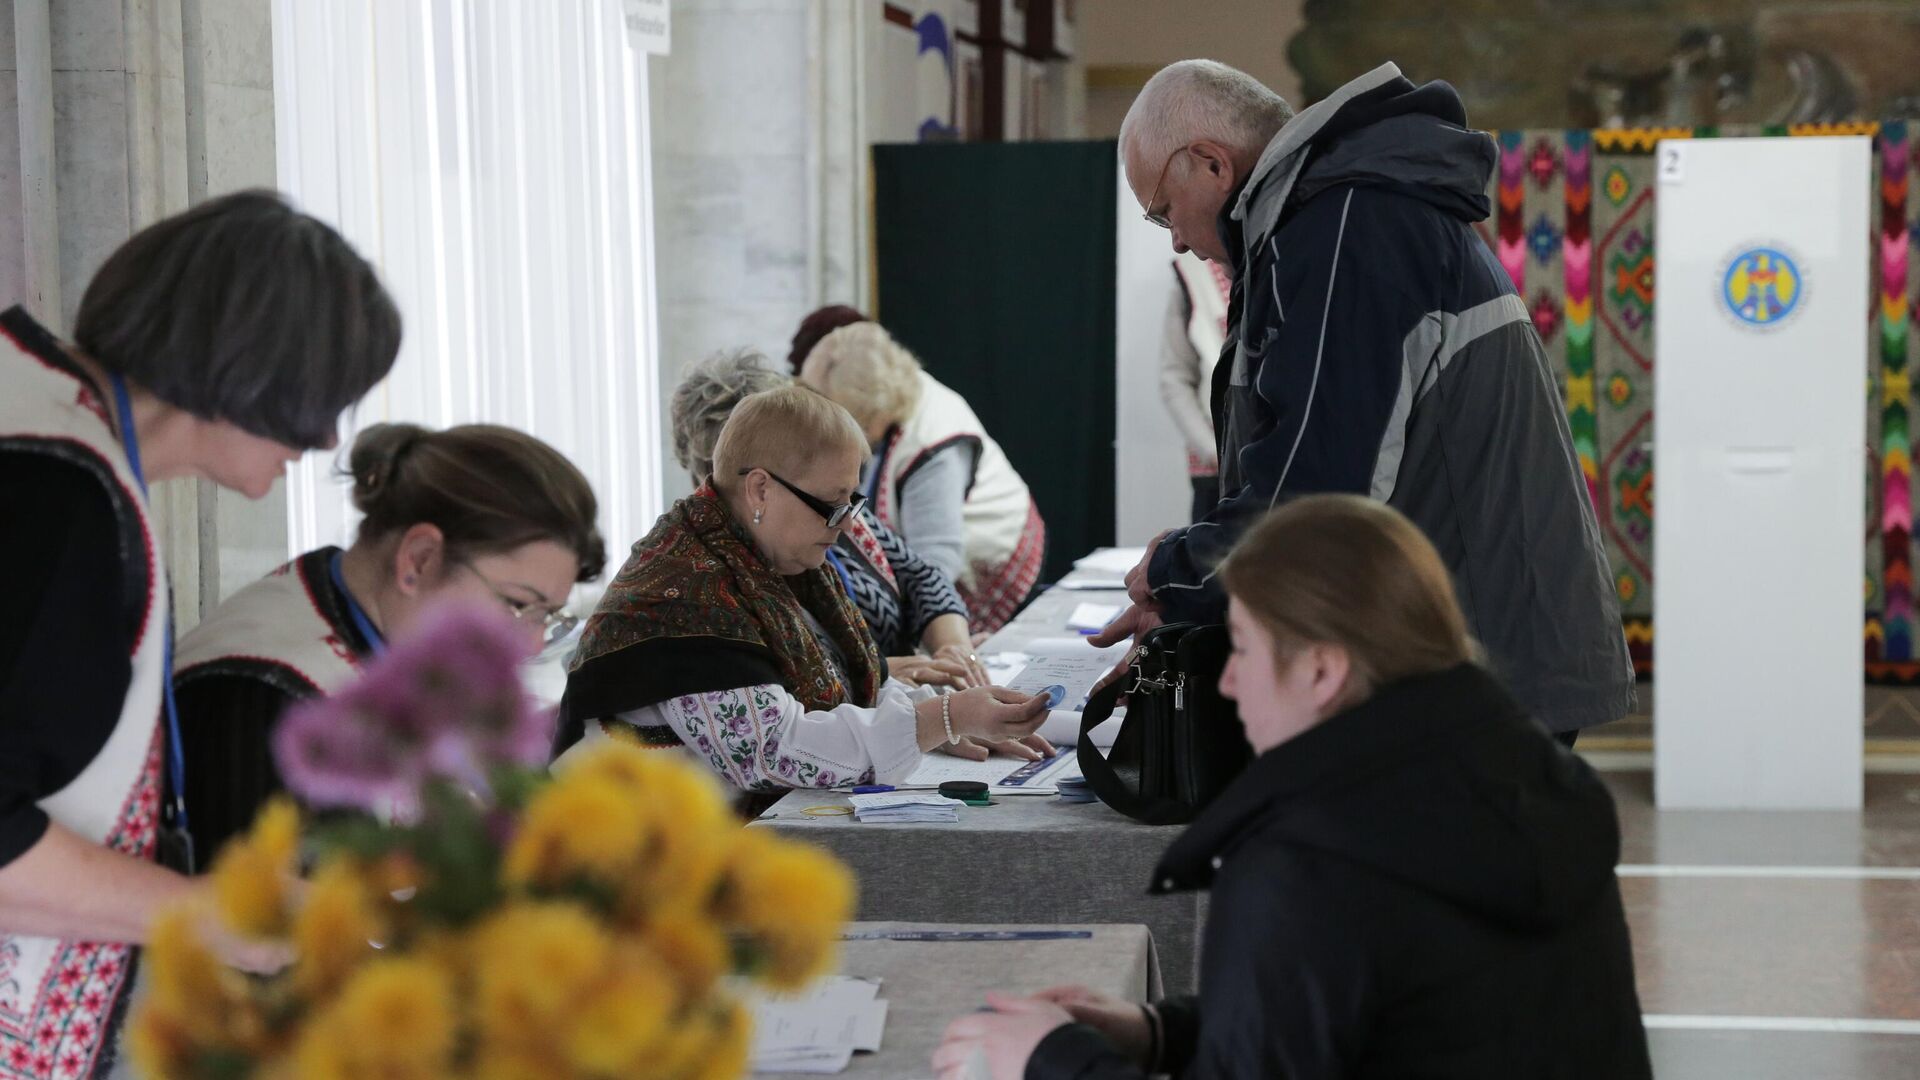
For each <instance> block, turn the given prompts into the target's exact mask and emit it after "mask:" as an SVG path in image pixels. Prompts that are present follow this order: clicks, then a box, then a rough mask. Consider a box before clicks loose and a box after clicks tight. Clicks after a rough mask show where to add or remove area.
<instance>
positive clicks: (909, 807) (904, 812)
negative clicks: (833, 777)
mask: <svg viewBox="0 0 1920 1080" xmlns="http://www.w3.org/2000/svg"><path fill="white" fill-rule="evenodd" d="M847 801H848V802H851V803H852V804H853V816H854V819H855V820H857V821H885V822H892V823H895V824H898V823H900V822H913V821H959V820H960V804H959V803H957V802H955V801H954V800H952V799H949V798H947V797H946V796H944V795H940V794H936V793H934V792H931V791H882V792H876V793H875V794H872V795H849V796H847Z"/></svg>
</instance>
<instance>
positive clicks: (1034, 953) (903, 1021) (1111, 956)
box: [755, 922, 1161, 1078]
mask: <svg viewBox="0 0 1920 1080" xmlns="http://www.w3.org/2000/svg"><path fill="white" fill-rule="evenodd" d="M848 929H849V930H850V931H857V932H867V933H871V932H876V931H943V930H962V931H965V930H1007V929H1013V928H1010V927H1006V926H965V925H947V924H933V925H927V924H915V923H897V922H894V923H886V922H875V923H854V924H853V925H852V926H850V927H848ZM1020 929H1028V930H1064V931H1076V930H1079V931H1087V932H1089V933H1091V935H1092V936H1091V937H1088V938H1079V939H1064V940H1016V941H893V940H884V939H882V940H855V941H847V942H844V943H842V945H841V953H840V973H841V974H844V975H854V976H860V977H865V978H878V979H879V980H880V996H881V997H882V998H884V999H885V1000H886V1002H887V1028H886V1034H885V1036H884V1037H883V1038H882V1040H881V1043H880V1052H879V1053H877V1054H858V1055H855V1057H854V1059H853V1064H852V1065H851V1066H850V1067H849V1068H848V1069H847V1071H846V1072H844V1073H841V1074H840V1075H842V1076H852V1077H890V1078H900V1077H916V1076H931V1075H933V1067H932V1066H931V1065H930V1064H929V1061H930V1060H931V1058H932V1056H933V1051H934V1048H935V1047H936V1046H938V1045H939V1044H940V1036H941V1035H942V1034H943V1033H944V1032H945V1031H946V1029H947V1025H948V1024H949V1023H951V1022H952V1021H953V1020H954V1019H955V1018H956V1017H958V1016H960V1015H962V1014H963V1013H966V1012H968V1011H970V1010H972V1009H974V1008H976V1007H978V1006H980V1005H982V1004H984V1003H985V1001H986V994H987V991H989V990H1007V991H1012V992H1014V993H1032V992H1033V991H1036V990H1043V989H1045V988H1047V987H1049V986H1059V985H1064V984H1071V983H1079V984H1081V985H1084V986H1088V987H1091V988H1092V989H1095V990H1098V991H1101V992H1102V993H1107V994H1113V995H1116V996H1118V997H1121V998H1124V999H1126V1000H1129V1001H1142V1000H1147V999H1150V998H1154V997H1158V996H1159V995H1160V990H1161V988H1160V986H1159V974H1158V971H1157V968H1156V962H1155V958H1154V942H1153V938H1152V937H1151V936H1150V935H1149V934H1148V933H1147V928H1146V927H1144V926H1125V925H1077V926H1040V925H1038V924H1033V923H1028V924H1024V925H1023V926H1022V927H1020ZM755 1075H756V1076H774V1077H779V1076H787V1075H795V1076H797V1075H799V1074H786V1073H756V1074H755Z"/></svg>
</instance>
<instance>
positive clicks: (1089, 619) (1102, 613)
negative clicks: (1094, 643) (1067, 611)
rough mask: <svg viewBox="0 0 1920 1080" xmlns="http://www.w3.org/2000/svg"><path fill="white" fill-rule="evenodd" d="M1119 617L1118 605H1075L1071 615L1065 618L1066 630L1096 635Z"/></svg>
mask: <svg viewBox="0 0 1920 1080" xmlns="http://www.w3.org/2000/svg"><path fill="white" fill-rule="evenodd" d="M1119 617H1120V606H1119V605H1118V604H1076V605H1074V608H1073V614H1071V615H1069V616H1067V629H1069V630H1078V631H1080V632H1081V633H1088V634H1096V633H1099V632H1100V631H1102V630H1105V629H1106V628H1107V624H1108V623H1110V622H1112V621H1113V620H1115V619H1117V618H1119Z"/></svg>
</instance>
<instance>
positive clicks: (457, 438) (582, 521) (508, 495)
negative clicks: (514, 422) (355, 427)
mask: <svg viewBox="0 0 1920 1080" xmlns="http://www.w3.org/2000/svg"><path fill="white" fill-rule="evenodd" d="M347 468H348V469H349V470H350V472H351V474H352V478H353V505H354V506H355V507H356V508H357V509H358V510H359V511H360V512H361V513H362V514H365V515H366V517H365V518H364V519H362V520H361V522H360V539H361V540H362V541H366V542H377V541H379V540H381V539H384V538H385V537H388V536H391V535H393V534H395V533H398V532H404V531H406V530H407V529H410V528H412V527H413V526H415V525H419V524H428V525H432V526H434V527H435V528H438V529H439V530H440V533H441V535H442V536H443V537H445V539H446V545H447V557H448V558H449V559H451V560H454V561H458V560H461V559H471V558H474V557H476V556H480V555H498V554H502V553H505V552H509V551H512V550H514V549H515V548H519V547H521V546H523V545H526V544H531V543H533V542H535V541H537V540H551V541H553V542H554V543H556V544H559V545H560V546H561V547H564V548H566V549H567V550H569V551H571V552H573V554H574V557H575V558H577V559H579V560H580V574H579V580H581V581H592V580H593V579H594V578H597V577H599V576H600V571H601V570H602V569H603V568H605V566H606V563H607V549H606V544H605V543H604V542H603V541H602V540H601V539H600V530H599V527H598V526H597V525H596V524H595V518H596V517H597V516H598V514H599V506H598V505H597V504H596V503H595V501H594V498H593V487H592V485H590V484H588V483H587V478H586V477H585V476H583V475H581V473H580V470H579V469H577V468H575V467H574V465H573V462H571V461H568V460H567V459H566V457H565V455H563V454H561V453H560V451H558V450H555V449H554V448H553V447H551V446H548V445H547V444H546V443H544V442H541V441H540V440H539V439H536V438H534V437H533V436H531V435H528V434H527V433H525V432H523V431H515V430H514V429H512V428H507V427H500V426H498V425H496V424H464V425H461V426H459V427H451V428H448V429H446V430H445V431H428V430H427V429H426V428H422V427H418V426H415V425H413V424H375V425H373V426H372V427H370V428H367V429H366V430H365V431H362V432H361V433H360V437H359V438H357V439H355V440H354V442H353V452H352V453H351V454H350V455H349V456H348V461H347Z"/></svg>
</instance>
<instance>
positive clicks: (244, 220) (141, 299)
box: [73, 190, 400, 449]
mask: <svg viewBox="0 0 1920 1080" xmlns="http://www.w3.org/2000/svg"><path fill="white" fill-rule="evenodd" d="M73 340H74V344H76V345H78V346H79V347H80V349H81V350H82V351H84V352H85V353H86V354H87V355H88V356H91V357H92V358H93V359H94V360H95V361H97V362H98V363H99V364H100V366H102V367H104V368H106V369H107V370H108V371H111V372H117V373H119V374H121V375H124V376H126V378H127V379H128V380H130V381H132V382H134V383H137V384H139V385H140V386H141V387H144V388H145V389H146V390H147V391H148V392H149V393H151V394H153V395H154V396H155V397H157V398H159V399H160V400H162V401H164V402H166V403H168V404H170V405H173V406H175V407H176V408H180V409H184V410H186V411H187V412H189V413H192V414H193V415H195V416H197V417H200V418H201V419H203V420H220V421H225V422H227V423H231V424H233V425H235V426H237V427H239V428H242V429H244V430H246V431H249V432H251V433H253V434H255V435H259V436H262V437H264V438H268V439H272V440H273V441H275V442H278V443H282V444H285V445H287V446H292V447H296V448H302V449H311V448H317V447H325V446H330V445H332V444H333V440H334V437H335V428H336V425H337V424H338V423H339V419H340V414H341V413H342V412H344V411H346V409H347V407H348V406H350V405H352V404H353V403H354V402H356V401H359V400H360V398H361V397H363V396H364V395H365V394H366V392H367V391H368V390H371V389H373V386H374V384H375V383H378V382H379V381H380V380H381V379H383V378H385V377H386V374H387V371H388V370H389V369H390V368H392V367H393V360H394V356H395V355H396V354H398V352H399V351H400V311H399V309H398V308H397V307H395V306H394V303H393V298H392V297H391V296H389V295H387V290H386V288H385V287H384V286H383V285H381V284H380V279H379V277H378V276H377V275H376V274H375V273H374V270H373V267H372V266H371V265H369V264H368V262H367V261H366V260H365V259H363V258H361V257H360V255H359V254H358V253H357V252H355V251H354V250H353V247H352V246H351V245H349V244H348V243H347V241H346V240H345V238H343V237H342V236H341V235H340V234H339V233H338V232H335V231H334V229H333V227H332V226H330V225H328V224H327V223H325V222H323V221H321V220H320V219H319V218H316V217H313V216H311V215H309V214H304V213H301V212H300V211H298V210H295V209H294V208H293V207H292V206H291V205H289V204H288V203H287V201H286V200H285V199H284V198H283V197H281V196H280V195H279V194H278V193H276V192H272V191H260V190H256V191H241V192H236V193H235V194H232V195H225V196H222V197H220V198H217V199H210V200H208V201H207V202H204V203H201V204H200V205H199V206H196V207H194V208H193V209H191V210H188V211H186V212H185V213H182V214H176V215H174V216H173V217H170V218H167V219H166V220H164V221H160V222H156V223H155V224H153V225H149V226H148V227H147V228H145V229H142V230H140V231H139V232H138V233H135V234H134V235H133V238H132V239H130V240H128V241H127V242H126V243H124V244H122V245H120V247H119V249H118V250H116V251H115V252H114V253H113V254H112V255H109V256H107V261H106V263H105V264H104V265H103V266H101V267H100V271H99V272H98V273H96V274H94V275H93V280H92V281H91V282H90V283H88V285H87V291H86V294H85V295H84V296H83V297H82V298H81V300H80V312H79V315H78V316H77V317H76V318H75V320H74V328H73Z"/></svg>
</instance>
